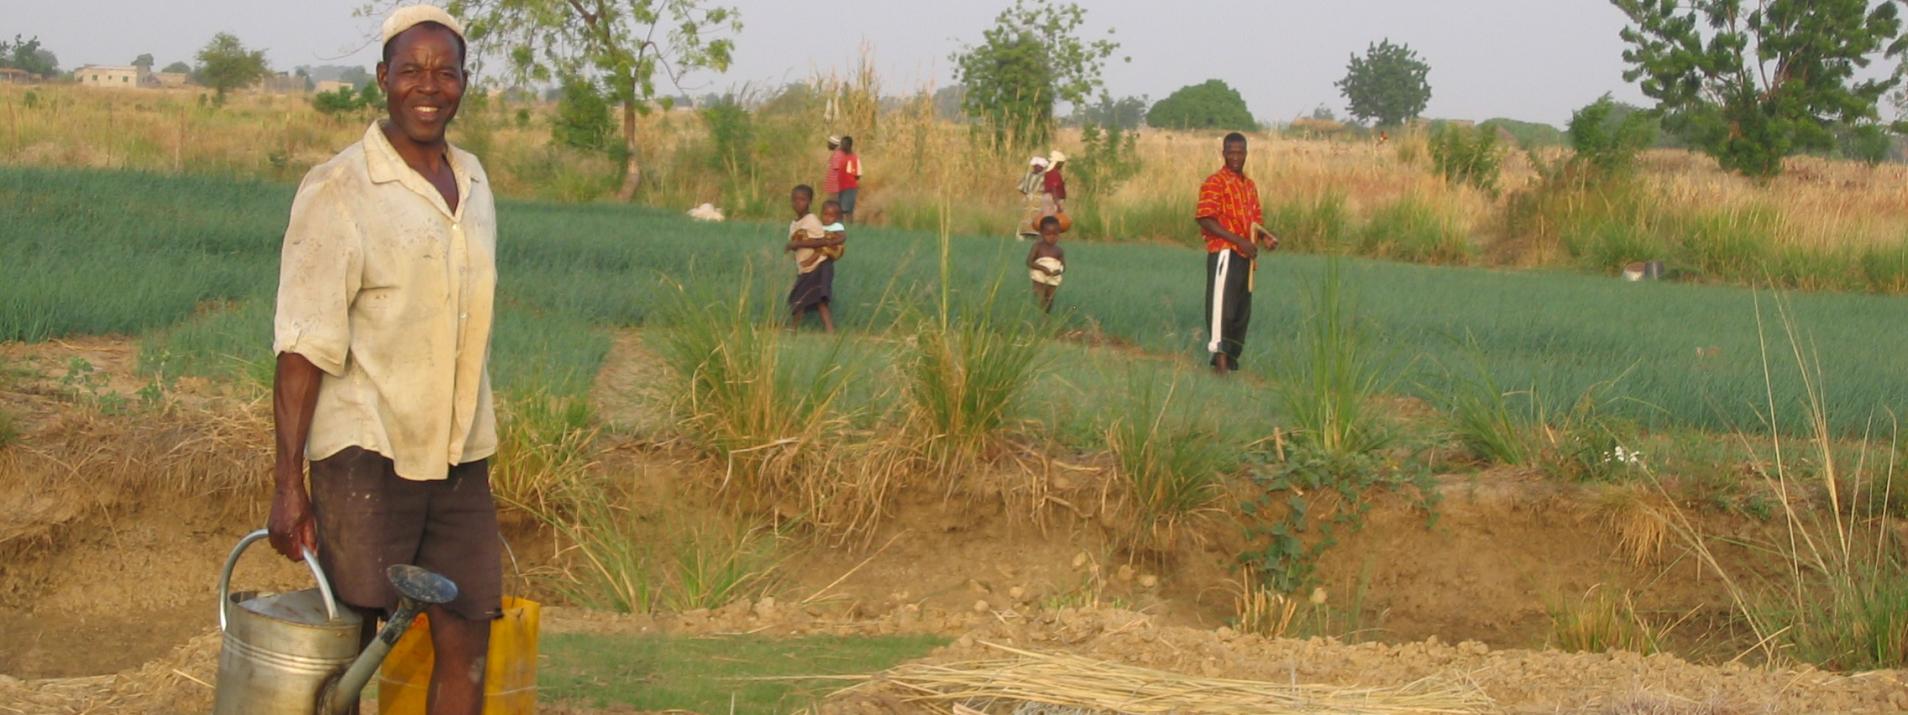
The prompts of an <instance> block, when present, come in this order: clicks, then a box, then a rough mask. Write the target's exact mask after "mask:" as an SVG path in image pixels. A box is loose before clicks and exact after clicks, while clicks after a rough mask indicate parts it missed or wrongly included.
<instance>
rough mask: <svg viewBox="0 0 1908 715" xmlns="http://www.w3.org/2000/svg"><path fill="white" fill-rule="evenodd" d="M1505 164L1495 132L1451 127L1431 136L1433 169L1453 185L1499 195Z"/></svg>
mask: <svg viewBox="0 0 1908 715" xmlns="http://www.w3.org/2000/svg"><path fill="white" fill-rule="evenodd" d="M1502 161H1503V151H1502V150H1501V149H1500V148H1499V147H1498V146H1497V132H1495V131H1491V130H1489V129H1478V128H1476V127H1464V126H1458V125H1455V124H1447V125H1445V126H1443V127H1440V128H1438V129H1437V130H1436V131H1434V132H1432V134H1431V167H1432V169H1433V170H1435V171H1437V172H1438V175H1440V176H1443V177H1444V178H1445V180H1446V181H1449V182H1451V183H1454V184H1466V185H1469V186H1472V187H1475V188H1477V189H1479V190H1481V191H1486V192H1490V193H1496V192H1497V174H1498V164H1499V163H1500V162H1502Z"/></svg>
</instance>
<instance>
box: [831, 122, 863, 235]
mask: <svg viewBox="0 0 1908 715" xmlns="http://www.w3.org/2000/svg"><path fill="white" fill-rule="evenodd" d="M839 154H840V155H841V172H840V173H839V174H837V175H836V178H835V185H836V188H837V193H836V194H835V197H834V198H835V200H837V201H840V202H841V221H842V223H854V222H855V199H856V198H858V197H859V196H860V194H861V155H860V154H856V153H855V138H854V137H850V136H844V137H842V138H841V151H840V152H839Z"/></svg>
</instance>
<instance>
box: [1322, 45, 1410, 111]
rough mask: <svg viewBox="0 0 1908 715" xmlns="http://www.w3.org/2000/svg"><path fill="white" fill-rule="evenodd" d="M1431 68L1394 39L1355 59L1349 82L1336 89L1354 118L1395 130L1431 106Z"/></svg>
mask: <svg viewBox="0 0 1908 715" xmlns="http://www.w3.org/2000/svg"><path fill="white" fill-rule="evenodd" d="M1430 74H1431V66H1430V65H1428V64H1425V62H1424V60H1422V59H1419V58H1418V53H1417V52H1416V51H1414V50H1412V49H1411V46H1409V45H1394V44H1391V40H1390V38H1386V39H1385V40H1384V41H1382V42H1379V43H1378V44H1375V45H1371V46H1370V47H1368V48H1367V49H1366V50H1365V56H1363V57H1360V56H1358V55H1352V58H1351V63H1350V64H1348V65H1346V67H1345V78H1344V79H1341V80H1339V81H1338V82H1337V83H1336V85H1337V87H1338V91H1339V93H1340V94H1342V95H1344V97H1345V101H1346V102H1348V105H1347V106H1346V110H1347V111H1349V112H1350V113H1351V115H1352V116H1354V117H1357V118H1358V119H1360V120H1363V121H1367V122H1375V123H1376V124H1377V125H1378V126H1381V127H1395V126H1398V125H1400V124H1404V123H1405V122H1408V121H1411V120H1413V119H1416V118H1418V115H1420V114H1423V113H1424V108H1425V105H1427V104H1430V103H1431V82H1430V81H1429V80H1428V79H1427V77H1428V76H1429V75H1430Z"/></svg>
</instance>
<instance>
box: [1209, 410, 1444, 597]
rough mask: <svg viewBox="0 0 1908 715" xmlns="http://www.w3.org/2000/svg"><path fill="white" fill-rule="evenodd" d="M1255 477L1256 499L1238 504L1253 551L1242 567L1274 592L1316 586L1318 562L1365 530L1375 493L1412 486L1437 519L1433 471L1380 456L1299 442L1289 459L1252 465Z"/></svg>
mask: <svg viewBox="0 0 1908 715" xmlns="http://www.w3.org/2000/svg"><path fill="white" fill-rule="evenodd" d="M1251 478H1252V482H1253V487H1254V489H1253V496H1252V497H1251V498H1249V499H1247V500H1246V501H1245V503H1243V504H1242V505H1241V506H1240V509H1241V511H1242V512H1243V513H1244V514H1245V517H1246V527H1245V534H1246V538H1247V542H1248V544H1249V545H1248V547H1247V549H1246V550H1245V551H1244V552H1243V553H1241V554H1240V555H1239V561H1240V562H1241V563H1242V564H1243V565H1244V566H1245V567H1246V568H1247V569H1248V571H1249V573H1250V574H1251V576H1250V577H1251V578H1252V579H1254V583H1256V584H1258V585H1259V586H1261V587H1263V588H1264V589H1268V590H1270V591H1271V592H1273V593H1279V594H1294V593H1299V592H1301V591H1302V590H1304V589H1306V588H1309V587H1311V586H1313V585H1315V583H1316V575H1317V570H1318V559H1319V558H1320V557H1321V556H1323V555H1324V554H1325V553H1326V552H1327V551H1329V550H1330V549H1331V548H1332V547H1333V546H1336V545H1337V544H1338V539H1339V538H1340V537H1341V536H1344V535H1347V534H1351V533H1356V532H1357V531H1358V530H1359V529H1362V528H1364V525H1365V517H1366V515H1367V514H1368V513H1369V512H1370V511H1371V496H1372V495H1373V492H1374V491H1380V490H1391V489H1399V488H1405V487H1410V488H1412V489H1414V490H1415V491H1416V493H1417V495H1418V497H1419V500H1420V504H1421V505H1422V506H1423V508H1424V509H1425V510H1426V512H1427V514H1430V515H1431V518H1435V516H1436V511H1435V509H1436V505H1437V499H1438V496H1437V492H1436V491H1435V487H1434V485H1433V483H1432V481H1431V473H1430V472H1429V471H1428V470H1425V469H1423V468H1421V467H1417V466H1406V465H1399V464H1393V463H1390V462H1388V461H1387V460H1385V459H1384V458H1383V457H1381V456H1379V455H1375V454H1339V455H1334V454H1331V453H1329V452H1325V451H1323V450H1320V449H1318V448H1316V447H1313V446H1309V445H1306V444H1304V443H1299V444H1297V445H1295V446H1294V447H1293V448H1292V449H1290V450H1288V451H1287V454H1286V455H1285V458H1284V459H1283V460H1280V461H1274V462H1265V463H1261V464H1259V465H1256V466H1255V467H1253V468H1252V470H1251Z"/></svg>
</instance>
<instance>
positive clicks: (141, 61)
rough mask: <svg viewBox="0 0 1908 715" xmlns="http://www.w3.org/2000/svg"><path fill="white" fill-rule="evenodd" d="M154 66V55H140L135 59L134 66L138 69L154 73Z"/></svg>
mask: <svg viewBox="0 0 1908 715" xmlns="http://www.w3.org/2000/svg"><path fill="white" fill-rule="evenodd" d="M152 65H153V60H152V53H150V52H144V53H140V55H139V56H138V57H134V58H133V66H134V67H138V68H139V69H142V70H145V71H147V72H151V71H152Z"/></svg>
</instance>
